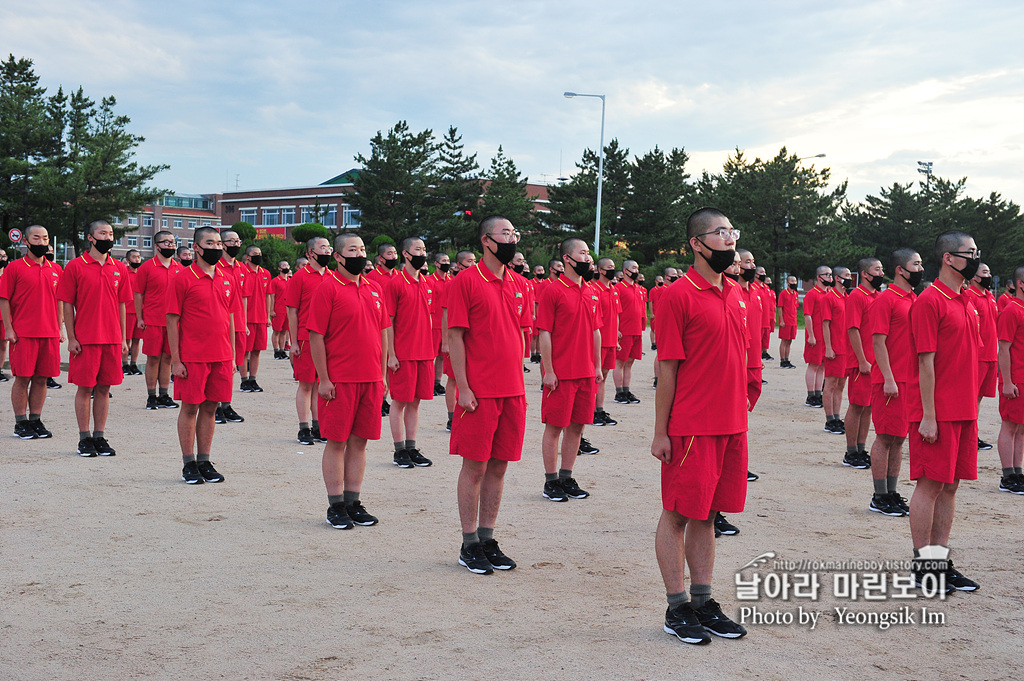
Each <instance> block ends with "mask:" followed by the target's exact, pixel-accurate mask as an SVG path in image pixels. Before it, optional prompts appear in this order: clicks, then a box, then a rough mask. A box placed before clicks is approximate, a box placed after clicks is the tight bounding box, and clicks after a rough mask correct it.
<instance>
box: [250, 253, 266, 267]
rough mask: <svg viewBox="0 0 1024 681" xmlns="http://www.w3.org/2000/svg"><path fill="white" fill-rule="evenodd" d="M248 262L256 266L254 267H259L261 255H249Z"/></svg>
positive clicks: (261, 260)
mask: <svg viewBox="0 0 1024 681" xmlns="http://www.w3.org/2000/svg"><path fill="white" fill-rule="evenodd" d="M249 262H251V263H252V264H253V265H256V267H259V266H260V265H262V264H263V256H262V255H250V256H249Z"/></svg>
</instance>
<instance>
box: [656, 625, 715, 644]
mask: <svg viewBox="0 0 1024 681" xmlns="http://www.w3.org/2000/svg"><path fill="white" fill-rule="evenodd" d="M662 628H663V629H664V630H665V633H666V634H672V635H673V636H675V637H676V638H678V639H679V640H680V641H682V642H683V643H689V644H690V645H697V646H703V645H707V644H708V643H711V639H707V638H703V637H701V638H687V637H686V636H680V635H679V634H677V633H676V631H675V629H673V628H672V627H670V626H668V625H667V624H665V625H663V626H662Z"/></svg>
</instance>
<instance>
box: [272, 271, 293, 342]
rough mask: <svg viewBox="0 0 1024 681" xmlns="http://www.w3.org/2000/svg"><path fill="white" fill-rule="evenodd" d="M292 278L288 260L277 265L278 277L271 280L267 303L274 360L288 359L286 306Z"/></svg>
mask: <svg viewBox="0 0 1024 681" xmlns="http://www.w3.org/2000/svg"><path fill="white" fill-rule="evenodd" d="M291 277H292V268H291V265H289V264H288V261H287V260H282V261H281V262H279V263H277V276H276V277H274V278H273V279H271V280H270V288H269V289H268V291H269V293H270V300H269V302H268V303H267V308H268V314H269V315H270V325H271V329H272V330H273V335H272V336H271V342H272V343H273V344H274V359H288V351H287V350H285V348H286V347H287V346H288V306H287V305H285V304H284V298H285V292H286V291H287V290H288V280H289V279H291Z"/></svg>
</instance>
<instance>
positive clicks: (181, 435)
mask: <svg viewBox="0 0 1024 681" xmlns="http://www.w3.org/2000/svg"><path fill="white" fill-rule="evenodd" d="M198 414H199V405H198V404H189V403H188V402H182V403H181V411H179V412H178V444H179V445H180V446H181V455H182V457H186V456H192V455H193V454H194V453H195V444H196V416H197V415H198Z"/></svg>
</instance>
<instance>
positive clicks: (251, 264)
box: [239, 246, 270, 393]
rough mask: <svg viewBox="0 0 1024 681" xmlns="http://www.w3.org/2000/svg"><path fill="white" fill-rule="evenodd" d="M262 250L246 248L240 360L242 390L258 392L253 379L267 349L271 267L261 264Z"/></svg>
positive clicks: (253, 247)
mask: <svg viewBox="0 0 1024 681" xmlns="http://www.w3.org/2000/svg"><path fill="white" fill-rule="evenodd" d="M262 265H263V251H262V250H261V249H260V247H259V246H247V247H246V249H245V265H244V266H245V267H246V269H247V270H248V271H247V272H246V273H245V275H246V276H245V288H246V290H245V293H246V294H247V295H246V309H245V324H246V327H247V331H248V333H247V335H246V337H245V359H244V360H243V363H244V365H245V369H246V375H247V376H248V380H246V381H243V382H242V385H239V390H241V391H242V392H244V393H261V392H263V388H261V387H260V385H259V384H258V383H257V382H256V372H257V371H259V368H260V353H261V352H263V351H264V350H266V349H267V324H268V323H270V317H269V316H268V313H267V311H268V310H269V309H270V301H269V300H268V298H269V296H270V271H269V270H268V269H267V268H265V267H262Z"/></svg>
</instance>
